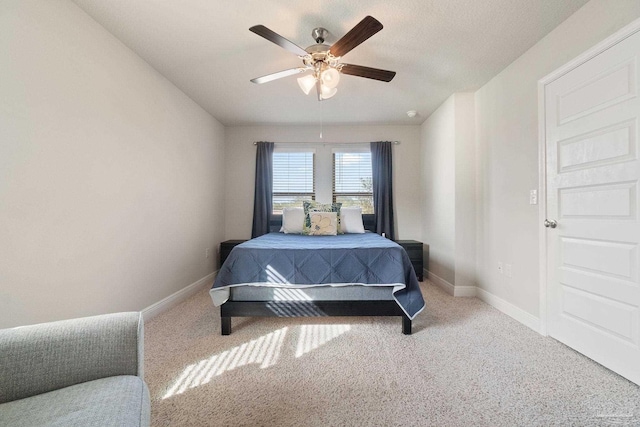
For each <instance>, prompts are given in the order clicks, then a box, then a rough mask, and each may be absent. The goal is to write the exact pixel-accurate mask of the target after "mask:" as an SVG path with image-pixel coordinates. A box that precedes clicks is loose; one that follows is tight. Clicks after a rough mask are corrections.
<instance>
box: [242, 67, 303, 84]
mask: <svg viewBox="0 0 640 427" xmlns="http://www.w3.org/2000/svg"><path fill="white" fill-rule="evenodd" d="M305 71H307V69H306V68H303V67H298V68H291V69H289V70H284V71H278V72H277V73H272V74H267V75H266V76H262V77H256V78H255V79H251V81H252V82H253V83H257V84H262V83H267V82H270V81H272V80H277V79H281V78H283V77H288V76H292V75H294V74H299V73H304V72H305Z"/></svg>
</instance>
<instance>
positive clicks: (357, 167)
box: [333, 152, 373, 213]
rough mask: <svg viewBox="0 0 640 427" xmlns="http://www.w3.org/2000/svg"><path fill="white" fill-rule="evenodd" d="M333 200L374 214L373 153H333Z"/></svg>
mask: <svg viewBox="0 0 640 427" xmlns="http://www.w3.org/2000/svg"><path fill="white" fill-rule="evenodd" d="M333 200H334V201H335V202H341V203H342V205H343V206H361V207H362V212H363V213H373V181H372V173H371V153H370V152H355V153H353V152H352V153H343V152H336V153H333Z"/></svg>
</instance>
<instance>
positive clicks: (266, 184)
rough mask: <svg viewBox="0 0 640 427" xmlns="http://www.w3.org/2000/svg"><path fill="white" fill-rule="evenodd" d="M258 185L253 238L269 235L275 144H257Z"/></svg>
mask: <svg viewBox="0 0 640 427" xmlns="http://www.w3.org/2000/svg"><path fill="white" fill-rule="evenodd" d="M256 146H257V150H256V185H255V195H254V198H253V227H252V228H251V238H252V239H253V238H254V237H258V236H262V235H263V234H267V233H268V232H269V231H270V230H269V222H270V220H271V213H272V212H273V200H272V196H273V147H274V143H273V142H258V143H257V144H256Z"/></svg>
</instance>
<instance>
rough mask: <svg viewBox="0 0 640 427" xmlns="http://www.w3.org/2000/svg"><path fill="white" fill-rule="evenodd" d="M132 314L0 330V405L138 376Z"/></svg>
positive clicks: (139, 329)
mask: <svg viewBox="0 0 640 427" xmlns="http://www.w3.org/2000/svg"><path fill="white" fill-rule="evenodd" d="M143 333H144V326H143V321H142V316H141V314H140V313H138V312H130V313H114V314H105V315H101V316H93V317H85V318H80V319H71V320H62V321H59V322H51V323H42V324H39V325H32V326H24V327H18V328H12V329H4V330H0V403H4V402H10V401H12V400H17V399H22V398H25V397H29V396H33V395H36V394H40V393H45V392H48V391H51V390H57V389H60V388H63V387H67V386H70V385H74V384H78V383H82V382H85V381H91V380H96V379H99V378H105V377H110V376H116V375H137V376H139V377H141V378H142V376H143V357H144V356H143V348H144V338H143Z"/></svg>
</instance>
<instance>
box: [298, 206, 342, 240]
mask: <svg viewBox="0 0 640 427" xmlns="http://www.w3.org/2000/svg"><path fill="white" fill-rule="evenodd" d="M302 207H303V208H304V226H303V227H302V234H309V229H310V228H311V217H310V216H309V215H310V214H312V213H315V212H335V213H336V217H337V227H336V231H337V232H338V233H340V208H341V207H342V203H316V202H302Z"/></svg>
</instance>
